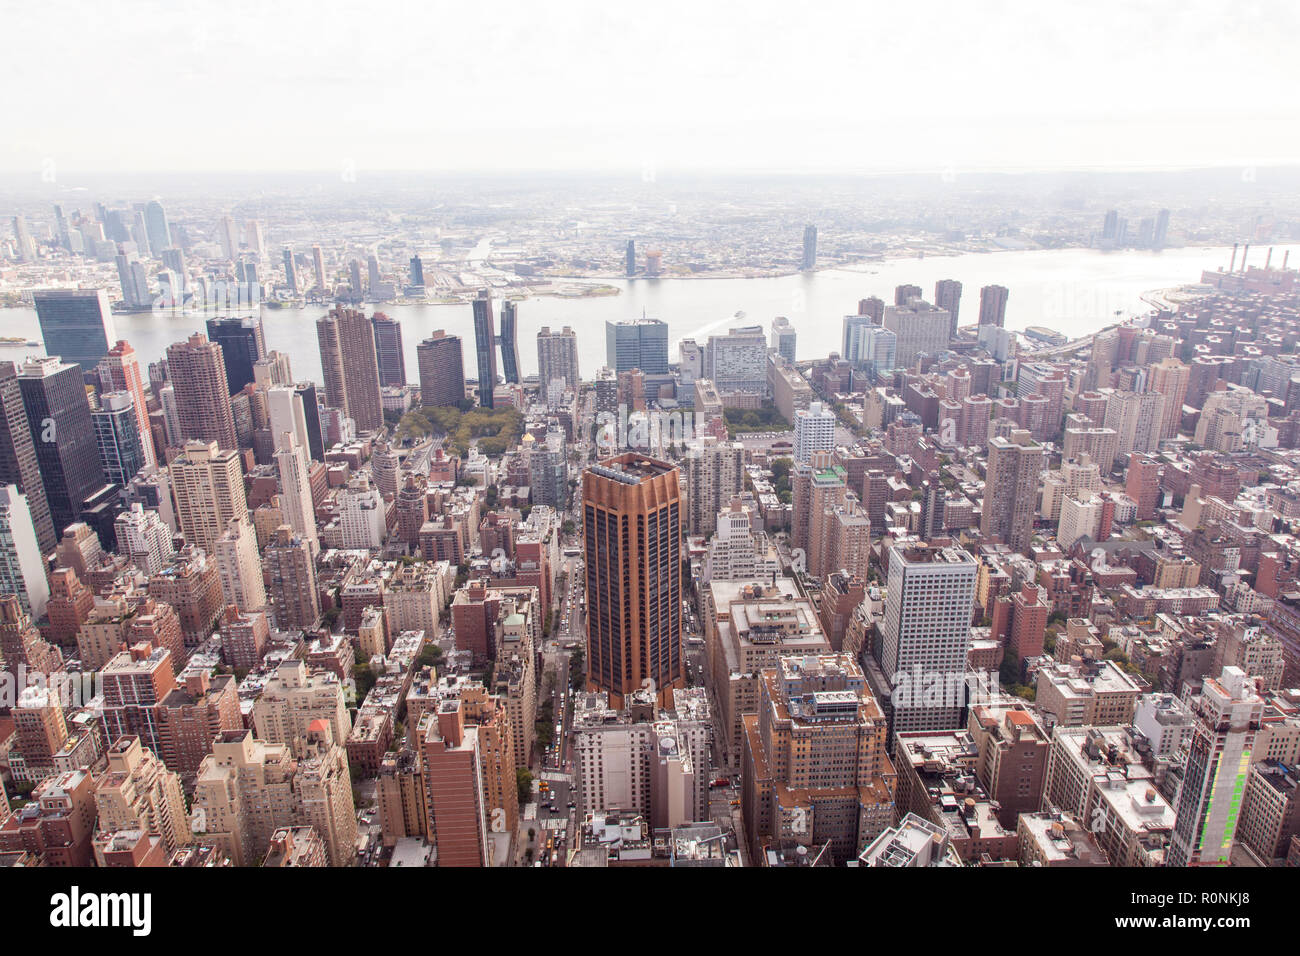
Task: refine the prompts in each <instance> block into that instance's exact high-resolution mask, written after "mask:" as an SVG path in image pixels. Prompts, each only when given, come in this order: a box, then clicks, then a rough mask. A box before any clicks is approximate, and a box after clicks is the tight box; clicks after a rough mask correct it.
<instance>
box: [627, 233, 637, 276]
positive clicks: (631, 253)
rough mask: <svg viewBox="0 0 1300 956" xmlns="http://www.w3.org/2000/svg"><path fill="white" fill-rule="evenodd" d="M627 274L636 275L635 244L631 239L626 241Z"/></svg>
mask: <svg viewBox="0 0 1300 956" xmlns="http://www.w3.org/2000/svg"><path fill="white" fill-rule="evenodd" d="M627 274H628V275H629V276H634V275H636V242H635V240H632V239H629V240H628V241H627Z"/></svg>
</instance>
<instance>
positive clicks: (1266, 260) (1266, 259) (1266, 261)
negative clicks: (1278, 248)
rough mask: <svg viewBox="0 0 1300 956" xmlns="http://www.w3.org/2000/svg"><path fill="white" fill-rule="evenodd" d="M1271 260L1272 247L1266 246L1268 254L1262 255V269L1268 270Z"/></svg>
mask: <svg viewBox="0 0 1300 956" xmlns="http://www.w3.org/2000/svg"><path fill="white" fill-rule="evenodd" d="M1272 261H1273V247H1272V246H1269V247H1268V255H1266V256H1264V271H1265V272H1267V271H1268V266H1269V263H1271V262H1272Z"/></svg>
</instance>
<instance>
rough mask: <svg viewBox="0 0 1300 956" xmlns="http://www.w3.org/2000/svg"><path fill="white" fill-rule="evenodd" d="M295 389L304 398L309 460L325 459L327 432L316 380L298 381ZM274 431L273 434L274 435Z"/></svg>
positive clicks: (303, 411) (306, 450)
mask: <svg viewBox="0 0 1300 956" xmlns="http://www.w3.org/2000/svg"><path fill="white" fill-rule="evenodd" d="M293 390H294V391H295V392H297V393H298V397H299V398H300V399H301V400H302V415H303V420H304V421H305V422H306V423H307V444H306V445H305V446H304V451H305V452H306V453H307V458H308V460H309V461H324V460H325V432H324V430H323V429H322V427H321V420H320V401H319V400H318V399H317V398H316V383H315V382H298V383H297V384H296V385H294V387H293ZM274 434H275V433H274V431H272V436H273V437H274Z"/></svg>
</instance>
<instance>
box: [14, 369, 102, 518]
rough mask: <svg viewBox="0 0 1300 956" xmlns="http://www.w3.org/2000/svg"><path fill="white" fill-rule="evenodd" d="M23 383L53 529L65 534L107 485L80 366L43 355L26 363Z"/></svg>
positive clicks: (20, 376)
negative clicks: (64, 530) (82, 508)
mask: <svg viewBox="0 0 1300 956" xmlns="http://www.w3.org/2000/svg"><path fill="white" fill-rule="evenodd" d="M18 385H19V388H20V389H21V390H22V396H23V407H24V408H25V409H26V411H27V422H28V428H29V430H30V434H31V439H32V444H33V445H34V446H35V448H36V461H37V464H38V466H39V468H40V472H41V481H42V483H43V484H44V486H45V497H46V499H47V500H48V502H49V506H50V517H51V518H52V519H53V521H54V533H55V534H56V535H61V534H62V533H63V529H64V528H66V527H67V526H68V525H70V524H72V523H73V522H74V521H76V520H77V518H78V515H80V513H81V507H82V504H83V503H84V502H85V500H86V499H87V498H89V497H90V496H91V495H93V494H94V493H95V492H97V491H99V489H101V488H103V487H104V471H103V469H102V468H101V467H100V464H99V446H98V444H97V443H96V441H95V426H94V424H93V423H92V422H91V418H90V403H89V401H88V400H87V398H86V386H85V384H84V382H83V380H82V377H81V371H80V369H79V368H78V367H77V366H75V365H72V364H69V363H67V362H61V361H59V359H58V358H44V357H42V358H31V359H28V360H27V361H26V362H24V363H23V365H22V368H20V369H19V371H18Z"/></svg>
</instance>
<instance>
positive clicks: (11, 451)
mask: <svg viewBox="0 0 1300 956" xmlns="http://www.w3.org/2000/svg"><path fill="white" fill-rule="evenodd" d="M32 435H33V432H32V429H31V428H30V427H29V426H28V423H27V408H26V407H25V406H24V404H23V393H22V390H21V389H20V388H19V386H18V368H17V366H15V365H14V363H13V362H0V485H15V486H16V487H17V489H18V491H19V492H21V493H22V494H23V495H24V496H25V497H26V499H27V508H28V510H29V512H30V514H31V519H32V524H33V525H34V526H35V528H36V542H37V544H38V545H39V547H40V549H41V553H42V554H48V553H49V552H51V551H53V550H54V546H55V545H56V544H58V542H59V537H58V534H57V533H56V532H55V530H54V521H53V519H52V518H51V517H50V504H49V501H48V500H47V499H46V497H45V485H44V483H43V482H42V481H41V472H40V468H39V466H38V464H37V458H36V445H35V440H34V439H33V437H32Z"/></svg>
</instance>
